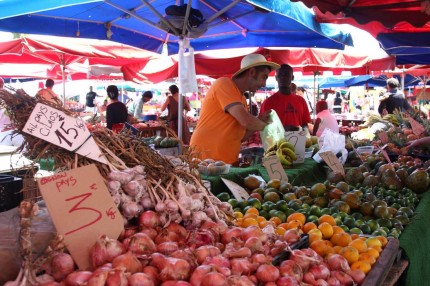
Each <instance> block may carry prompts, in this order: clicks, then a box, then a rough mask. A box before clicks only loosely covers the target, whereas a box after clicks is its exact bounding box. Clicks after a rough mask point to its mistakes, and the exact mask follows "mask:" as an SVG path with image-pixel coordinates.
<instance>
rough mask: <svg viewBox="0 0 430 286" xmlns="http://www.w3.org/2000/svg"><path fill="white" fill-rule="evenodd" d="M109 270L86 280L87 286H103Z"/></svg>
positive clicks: (94, 274)
mask: <svg viewBox="0 0 430 286" xmlns="http://www.w3.org/2000/svg"><path fill="white" fill-rule="evenodd" d="M108 274H109V270H104V271H99V272H97V273H95V272H94V273H93V276H91V278H90V279H89V280H88V283H87V286H104V285H105V283H106V279H107V277H108Z"/></svg>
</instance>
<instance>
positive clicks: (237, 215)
mask: <svg viewBox="0 0 430 286" xmlns="http://www.w3.org/2000/svg"><path fill="white" fill-rule="evenodd" d="M233 214H234V217H235V218H242V217H243V213H241V212H234V213H233Z"/></svg>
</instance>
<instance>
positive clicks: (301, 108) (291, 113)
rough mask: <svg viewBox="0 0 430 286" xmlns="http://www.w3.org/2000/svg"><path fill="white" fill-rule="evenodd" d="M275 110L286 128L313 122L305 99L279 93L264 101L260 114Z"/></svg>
mask: <svg viewBox="0 0 430 286" xmlns="http://www.w3.org/2000/svg"><path fill="white" fill-rule="evenodd" d="M269 109H273V110H274V111H276V113H277V114H278V117H279V119H280V120H281V122H282V124H283V125H284V126H303V125H306V124H308V123H310V122H311V115H310V114H309V110H308V106H307V104H306V101H305V100H304V98H303V97H301V96H299V95H296V94H289V95H286V94H282V93H280V92H279V91H278V92H277V93H275V94H273V95H272V96H271V97H269V98H267V99H266V100H265V101H263V104H262V105H261V109H260V113H262V112H265V111H266V110H269Z"/></svg>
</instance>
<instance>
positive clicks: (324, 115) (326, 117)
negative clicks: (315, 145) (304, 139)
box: [317, 109, 339, 137]
mask: <svg viewBox="0 0 430 286" xmlns="http://www.w3.org/2000/svg"><path fill="white" fill-rule="evenodd" d="M318 118H320V119H321V122H320V125H319V127H318V130H317V137H320V136H321V134H322V133H323V131H324V129H326V128H328V129H330V130H331V131H333V132H334V133H339V126H338V124H337V120H336V118H334V116H333V115H332V114H331V112H330V111H329V110H327V109H326V110H323V111H321V112H320V113H318V114H317V119H318Z"/></svg>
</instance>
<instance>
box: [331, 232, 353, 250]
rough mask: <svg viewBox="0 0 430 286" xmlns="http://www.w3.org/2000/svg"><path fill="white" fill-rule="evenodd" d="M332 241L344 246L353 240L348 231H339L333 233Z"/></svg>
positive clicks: (334, 243)
mask: <svg viewBox="0 0 430 286" xmlns="http://www.w3.org/2000/svg"><path fill="white" fill-rule="evenodd" d="M330 241H331V242H332V243H333V245H336V246H337V245H338V246H342V247H344V246H347V245H348V244H349V243H350V242H351V241H352V240H351V236H350V235H349V234H347V233H346V232H339V233H335V234H333V236H332V237H331V239H330Z"/></svg>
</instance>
